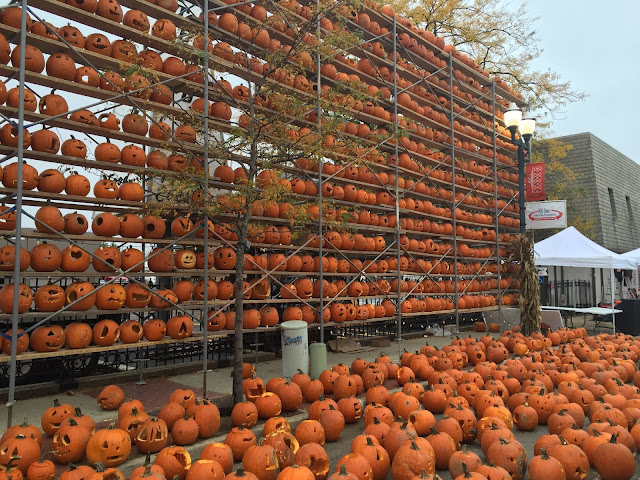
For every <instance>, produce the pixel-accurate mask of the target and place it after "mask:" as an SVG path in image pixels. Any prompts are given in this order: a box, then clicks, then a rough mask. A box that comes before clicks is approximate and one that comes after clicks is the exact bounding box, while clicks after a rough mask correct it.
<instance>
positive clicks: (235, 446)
mask: <svg viewBox="0 0 640 480" xmlns="http://www.w3.org/2000/svg"><path fill="white" fill-rule="evenodd" d="M224 443H225V444H227V445H228V446H229V447H230V448H231V452H232V454H233V461H234V462H239V461H241V460H242V458H243V456H244V454H245V452H246V451H247V450H248V449H249V447H251V446H252V445H256V444H257V441H256V436H255V435H254V433H253V432H252V431H251V430H248V429H246V428H242V427H234V428H232V429H231V431H230V432H229V433H228V434H227V436H226V437H225V440H224Z"/></svg>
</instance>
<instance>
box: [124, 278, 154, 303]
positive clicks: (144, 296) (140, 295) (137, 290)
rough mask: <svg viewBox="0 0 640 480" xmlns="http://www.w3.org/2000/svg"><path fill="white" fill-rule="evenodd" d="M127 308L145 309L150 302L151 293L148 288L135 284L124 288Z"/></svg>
mask: <svg viewBox="0 0 640 480" xmlns="http://www.w3.org/2000/svg"><path fill="white" fill-rule="evenodd" d="M124 290H125V292H126V300H125V305H126V306H127V308H145V307H147V306H149V303H150V302H151V295H152V293H151V292H150V291H149V289H148V288H146V287H144V286H142V285H139V284H137V283H129V284H128V285H127V286H126V287H125V288H124Z"/></svg>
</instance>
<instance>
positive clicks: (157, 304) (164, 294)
mask: <svg viewBox="0 0 640 480" xmlns="http://www.w3.org/2000/svg"><path fill="white" fill-rule="evenodd" d="M176 303H178V297H177V295H176V294H175V293H173V290H169V289H167V288H165V289H162V290H157V291H156V292H155V293H153V294H151V302H150V306H151V307H152V308H167V307H170V306H172V304H176Z"/></svg>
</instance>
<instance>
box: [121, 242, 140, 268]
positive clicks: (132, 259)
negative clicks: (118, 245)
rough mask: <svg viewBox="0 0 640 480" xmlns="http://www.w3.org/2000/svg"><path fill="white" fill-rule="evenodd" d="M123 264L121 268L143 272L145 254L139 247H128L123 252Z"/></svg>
mask: <svg viewBox="0 0 640 480" xmlns="http://www.w3.org/2000/svg"><path fill="white" fill-rule="evenodd" d="M121 256H122V264H121V266H120V268H122V270H125V271H127V270H128V271H130V272H141V271H142V269H143V267H144V254H143V253H142V252H141V251H140V250H138V249H137V248H133V247H131V248H127V249H126V250H124V251H123V252H122V254H121Z"/></svg>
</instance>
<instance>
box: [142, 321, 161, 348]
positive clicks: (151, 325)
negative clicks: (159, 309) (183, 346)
mask: <svg viewBox="0 0 640 480" xmlns="http://www.w3.org/2000/svg"><path fill="white" fill-rule="evenodd" d="M142 328H143V334H144V338H146V339H147V340H149V341H152V342H157V341H158V340H162V339H163V338H164V336H165V335H166V334H167V325H166V324H165V323H164V322H163V321H162V320H160V319H159V318H152V319H149V320H147V321H146V322H144V325H143V327H142Z"/></svg>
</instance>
